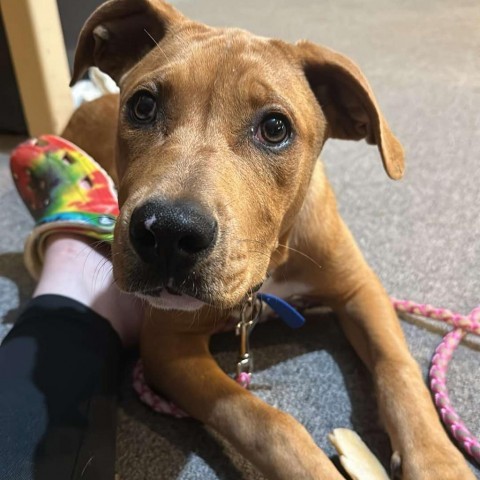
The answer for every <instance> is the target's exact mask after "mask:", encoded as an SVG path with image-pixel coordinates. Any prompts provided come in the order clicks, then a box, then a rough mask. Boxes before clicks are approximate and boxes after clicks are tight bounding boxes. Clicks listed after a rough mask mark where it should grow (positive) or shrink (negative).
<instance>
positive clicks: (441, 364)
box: [392, 298, 480, 464]
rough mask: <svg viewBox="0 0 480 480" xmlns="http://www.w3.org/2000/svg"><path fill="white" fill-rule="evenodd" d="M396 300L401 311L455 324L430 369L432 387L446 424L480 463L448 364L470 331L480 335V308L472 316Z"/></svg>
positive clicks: (477, 445) (479, 445)
mask: <svg viewBox="0 0 480 480" xmlns="http://www.w3.org/2000/svg"><path fill="white" fill-rule="evenodd" d="M392 303H393V306H394V307H395V309H396V310H397V311H398V312H405V313H409V314H413V315H420V316H422V317H427V318H432V319H435V320H441V321H443V322H445V323H448V324H449V325H452V326H453V327H454V330H452V331H451V332H449V333H447V334H446V335H445V336H444V337H443V340H442V342H441V343H440V345H438V347H437V348H436V349H435V354H434V355H433V358H432V364H431V367H430V372H429V377H430V389H431V390H432V393H433V397H434V401H435V405H436V407H437V410H438V412H439V414H440V417H441V419H442V421H443V423H444V425H445V427H446V428H447V429H448V431H449V432H450V433H451V435H452V437H453V438H454V439H455V440H456V441H457V443H458V445H459V446H460V447H461V448H462V449H463V450H464V451H465V452H466V453H467V454H468V455H470V456H471V457H472V458H473V459H475V461H476V462H478V463H479V464H480V442H479V441H478V439H477V438H476V437H475V436H474V435H473V434H472V433H471V432H470V430H469V429H468V428H467V427H466V426H465V424H464V423H463V421H462V419H461V418H460V416H459V415H458V413H457V412H456V410H455V409H454V408H453V405H452V402H451V400H450V397H449V394H448V388H447V371H448V365H449V363H450V360H451V359H452V356H453V353H454V351H455V349H456V348H457V347H458V345H459V344H460V342H461V341H462V339H463V337H464V336H465V335H466V334H467V333H473V334H475V335H480V321H479V320H480V307H477V308H475V309H474V310H472V312H470V314H469V315H466V316H465V315H460V314H459V313H453V312H451V311H450V310H447V309H442V308H434V307H432V306H431V305H423V304H418V303H414V302H410V301H406V300H397V299H395V298H392Z"/></svg>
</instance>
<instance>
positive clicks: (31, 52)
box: [0, 0, 73, 136]
mask: <svg viewBox="0 0 480 480" xmlns="http://www.w3.org/2000/svg"><path fill="white" fill-rule="evenodd" d="M0 7H1V12H2V16H3V22H4V24H5V31H6V33H7V38H8V43H9V47H10V52H11V55H12V59H13V64H14V69H15V74H16V78H17V85H18V89H19V91H20V97H21V99H22V104H23V110H24V114H25V118H26V120H27V126H28V130H29V133H30V135H33V136H36V135H40V134H42V133H60V132H61V130H62V129H63V128H64V127H65V125H66V123H67V122H68V119H69V118H70V116H71V114H72V112H73V101H72V96H71V92H70V88H69V86H68V84H69V81H70V70H69V66H68V60H67V55H66V51H65V43H64V40H63V34H62V29H61V25H60V16H59V13H58V7H57V3H56V1H55V0H41V1H39V0H0Z"/></svg>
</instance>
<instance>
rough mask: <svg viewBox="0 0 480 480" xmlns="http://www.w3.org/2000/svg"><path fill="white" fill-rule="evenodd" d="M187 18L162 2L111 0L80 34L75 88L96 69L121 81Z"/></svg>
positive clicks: (94, 15) (76, 54)
mask: <svg viewBox="0 0 480 480" xmlns="http://www.w3.org/2000/svg"><path fill="white" fill-rule="evenodd" d="M183 18H184V17H183V16H182V15H181V14H180V13H179V12H178V11H177V10H175V9H174V8H173V7H172V6H170V5H168V4H167V3H165V2H163V1H162V0H110V1H107V2H105V3H104V4H103V5H101V6H100V7H99V8H98V9H97V10H95V12H93V14H92V15H91V16H90V18H89V19H88V20H87V21H86V22H85V25H84V26H83V28H82V31H81V32H80V37H79V39H78V44H77V50H76V53H75V62H74V67H73V75H72V82H71V84H72V85H73V84H74V83H75V82H77V81H78V80H79V78H80V77H81V76H82V75H83V74H84V73H85V71H86V70H87V68H88V67H90V66H94V65H95V66H97V67H98V68H100V70H102V71H104V72H105V73H108V74H109V75H110V76H111V77H112V78H113V79H114V80H116V81H117V82H118V80H119V79H120V78H121V76H122V75H123V74H124V73H125V72H127V71H128V70H130V68H132V67H133V66H134V65H135V64H136V63H137V62H138V61H139V60H141V58H142V57H144V56H145V55H146V54H147V53H148V52H149V51H150V50H152V49H153V48H154V47H155V46H156V44H158V43H159V42H160V41H161V40H162V38H163V37H164V35H165V34H166V32H167V30H168V28H169V26H170V25H171V24H173V23H174V22H178V21H181V20H182V19H183Z"/></svg>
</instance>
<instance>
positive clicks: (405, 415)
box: [65, 0, 474, 480]
mask: <svg viewBox="0 0 480 480" xmlns="http://www.w3.org/2000/svg"><path fill="white" fill-rule="evenodd" d="M142 26H144V28H142ZM144 29H145V30H147V31H148V34H149V35H147V33H146V32H145V31H144ZM150 37H153V38H154V40H155V42H153V41H152V39H151V38H150ZM155 43H157V44H158V46H157V45H156V44H155ZM92 64H95V65H98V66H100V67H101V68H103V69H104V70H106V71H107V73H110V74H111V75H112V76H114V77H115V78H116V80H117V81H118V82H119V84H120V87H121V93H120V98H118V97H115V96H106V97H103V98H101V99H99V100H98V101H95V102H92V103H90V104H86V105H84V106H83V107H81V108H80V109H79V110H78V111H77V113H76V114H75V115H74V116H73V118H72V120H71V122H70V124H69V126H68V127H67V130H66V132H65V136H66V137H67V138H68V139H70V140H72V141H73V142H75V143H77V144H78V145H80V146H81V147H82V148H84V149H85V150H86V151H87V152H89V153H91V154H93V156H94V157H95V158H96V159H97V160H98V161H99V162H100V163H102V164H103V165H104V166H106V168H107V169H108V170H109V171H110V172H112V159H113V158H114V155H115V166H116V171H115V172H113V174H114V176H115V178H116V179H118V185H119V199H120V205H121V215H120V217H119V220H118V222H117V227H116V232H115V242H114V245H113V264H114V273H115V276H116V279H117V282H118V284H119V285H120V286H121V288H123V289H125V290H128V291H133V292H137V293H138V291H139V289H141V285H142V282H143V283H145V281H146V280H145V279H148V278H149V275H150V274H151V273H152V272H151V271H150V270H149V266H148V265H145V264H143V263H142V262H141V261H140V259H139V258H138V257H137V255H136V254H135V253H134V252H133V250H132V247H131V245H130V242H129V238H128V225H129V218H130V215H131V213H132V211H133V209H134V208H135V207H137V206H138V205H139V204H140V203H141V202H143V201H145V200H146V199H149V198H155V196H156V195H159V192H161V194H162V195H163V196H166V197H167V198H188V199H193V200H195V201H196V202H198V203H200V204H201V205H203V206H204V207H205V208H207V209H208V210H209V211H210V212H212V214H213V215H214V216H215V218H216V219H217V220H218V223H219V232H220V233H219V239H218V241H217V244H216V245H215V248H214V249H213V251H212V252H211V254H209V255H208V257H207V258H206V259H205V260H204V261H203V262H202V263H201V265H200V266H199V272H198V273H197V277H196V281H197V282H198V289H197V291H196V294H197V296H198V297H199V298H200V299H202V300H204V301H206V302H207V303H208V304H209V305H208V306H204V307H203V308H201V309H200V310H198V311H195V312H186V311H163V310H159V309H153V310H152V311H151V313H149V315H148V318H147V319H146V321H145V322H144V328H143V332H142V340H141V352H142V358H143V361H144V364H145V370H146V375H147V378H148V381H149V382H150V384H151V385H153V386H154V388H156V389H158V390H159V391H161V392H163V393H164V394H165V395H167V396H168V397H170V398H171V399H172V400H174V401H175V402H176V403H177V404H178V405H179V406H180V407H182V408H183V409H185V410H186V411H187V412H189V413H190V414H191V415H193V416H194V417H196V418H198V419H199V420H201V421H203V422H205V423H207V424H208V425H210V426H211V427H213V428H214V429H216V430H217V431H218V432H219V433H221V434H222V435H223V436H225V438H227V439H228V440H229V441H230V442H231V443H232V444H234V445H235V446H236V447H237V448H238V449H239V451H240V452H242V453H243V454H244V455H245V456H246V457H247V458H248V459H249V460H250V461H251V462H252V463H253V464H255V465H256V466H257V468H258V469H259V470H261V471H262V472H263V474H264V475H266V476H267V477H268V478H272V479H285V480H291V479H339V478H342V477H341V475H340V474H339V473H338V472H337V470H336V469H335V467H334V466H333V464H332V463H331V462H330V460H329V459H328V458H327V457H326V456H325V454H324V453H323V452H322V451H321V450H320V449H319V448H318V447H317V446H316V445H315V444H314V442H313V440H312V439H311V437H310V436H309V434H308V433H307V432H306V430H305V429H304V428H303V427H302V426H301V425H300V424H299V423H298V422H297V421H296V420H294V419H293V418H292V417H290V416H289V415H287V414H285V413H283V412H280V411H278V410H277V409H275V408H273V407H271V406H269V405H267V404H265V403H264V402H262V401H261V400H259V399H257V398H256V397H255V396H254V395H252V394H251V393H249V392H248V391H245V390H244V389H243V388H241V387H240V386H238V385H237V384H236V383H235V382H234V381H233V380H231V379H230V378H229V377H228V376H226V375H225V374H224V373H223V372H222V371H221V370H220V368H219V367H218V366H217V364H216V362H215V361H214V359H213V358H212V357H211V355H210V353H209V348H208V344H209V338H210V335H211V334H212V333H213V331H214V329H215V328H218V327H219V325H220V324H221V323H222V322H223V323H225V322H226V321H228V318H229V315H230V312H231V309H232V308H236V307H237V306H238V305H239V304H240V303H241V302H243V301H244V299H245V297H246V295H247V294H248V292H249V291H250V289H252V288H253V287H255V286H256V285H257V284H258V283H260V282H263V281H264V280H265V278H266V276H267V275H269V276H270V278H269V281H268V284H269V285H275V288H280V289H282V288H283V290H284V291H289V285H293V286H297V287H299V288H300V287H301V289H300V290H301V291H299V293H301V294H302V295H304V296H307V297H309V298H314V299H315V300H318V301H322V302H323V303H325V304H327V305H330V306H331V307H332V308H334V309H335V311H336V312H337V314H338V317H339V319H340V321H341V324H342V327H343V328H344V330H345V333H346V335H347V337H348V338H349V339H350V341H351V342H352V344H353V346H354V347H355V349H356V350H357V352H358V354H359V355H360V357H361V358H362V360H363V361H364V362H365V363H366V365H367V366H368V368H369V369H370V371H371V373H372V375H373V379H374V384H375V388H376V390H377V398H378V403H379V408H380V411H381V414H382V417H383V419H384V423H385V427H386V429H387V431H388V433H389V435H390V439H391V442H392V447H393V449H394V450H396V451H398V452H400V455H401V457H402V462H403V465H402V467H403V477H402V478H403V479H404V480H430V479H431V480H433V479H435V480H438V479H443V480H459V479H462V480H464V479H465V480H467V479H473V478H474V477H473V475H472V473H471V472H470V470H469V469H468V467H467V465H466V463H465V461H464V459H463V457H462V456H461V455H460V454H459V453H458V451H457V450H456V448H455V447H454V446H453V445H452V444H451V443H450V441H449V439H448V438H447V435H446V434H445V432H444V430H443V428H442V426H441V424H440V422H439V420H438V417H437V414H436V412H435V409H434V407H433V404H432V402H431V399H430V395H429V393H428V391H427V389H426V387H425V385H424V382H423V380H422V376H421V373H420V371H419V368H418V366H417V365H416V363H415V362H414V360H413V359H412V357H411V355H410V354H409V352H408V348H407V345H406V343H405V340H404V337H403V334H402V330H401V328H400V325H399V322H398V319H397V317H396V315H395V312H394V311H393V308H392V306H391V304H390V301H389V299H388V296H387V295H386V293H385V291H384V289H383V287H382V286H381V284H380V282H379V281H378V279H377V277H376V276H375V274H374V273H373V272H372V271H371V270H370V268H369V267H368V265H367V264H366V262H365V260H364V259H363V257H362V255H361V253H360V251H359V249H358V247H357V246H356V244H355V242H354V239H353V238H352V236H351V234H350V232H349V230H348V229H347V227H346V226H345V224H344V223H343V221H342V219H341V218H340V216H339V214H338V212H337V209H336V203H335V197H334V194H333V192H332V190H331V188H330V186H329V184H328V181H327V179H326V177H325V174H324V171H323V167H322V164H321V163H320V161H318V160H317V157H318V155H319V153H320V150H321V147H322V146H323V144H324V143H325V141H326V140H327V138H329V137H336V138H345V139H354V140H358V139H362V138H364V139H366V140H367V141H368V142H369V143H372V144H375V145H377V147H378V149H379V153H380V155H381V157H382V160H383V164H384V167H385V169H386V171H387V173H388V174H389V175H390V176H391V177H392V178H400V177H401V176H402V174H403V151H402V148H401V146H400V144H399V142H398V140H397V139H396V138H395V137H394V135H393V134H392V132H391V131H390V129H389V127H388V124H387V122H386V121H385V119H384V117H383V115H382V113H381V111H380V109H379V107H378V104H377V102H376V100H375V98H374V96H373V93H372V91H371V89H370V86H369V85H368V83H367V81H366V79H365V78H364V76H363V74H362V73H361V72H360V70H359V69H358V67H357V66H356V65H354V64H353V62H351V60H349V59H348V58H346V57H344V56H342V55H340V54H338V53H336V52H333V51H332V50H329V49H326V48H324V47H320V46H317V45H314V44H311V43H309V42H300V43H298V44H296V45H290V44H287V43H284V42H282V41H279V40H270V39H265V38H260V37H256V36H254V35H252V34H250V33H248V32H244V31H240V30H232V29H215V28H210V27H207V26H205V25H201V24H198V23H195V22H192V21H190V20H188V19H186V18H184V17H183V16H182V15H181V14H180V13H178V12H177V11H176V10H174V9H173V8H172V7H170V6H167V4H165V3H163V2H161V1H160V0H141V1H134V0H113V1H110V2H107V3H106V4H104V5H102V7H100V9H98V10H97V11H96V12H95V13H94V14H93V15H92V17H91V18H90V19H89V20H88V21H87V23H86V26H85V27H84V30H83V31H82V34H81V37H80V41H79V47H78V50H77V56H76V63H75V72H74V80H75V79H78V78H79V76H80V75H81V74H82V73H83V71H84V70H85V69H86V68H87V67H88V66H90V65H92ZM139 86H142V87H143V88H153V89H156V91H157V92H158V93H157V94H158V95H159V97H160V104H161V105H162V109H163V110H164V117H162V120H161V124H159V125H158V126H156V127H155V128H153V129H152V128H151V129H138V128H133V127H132V125H131V124H130V123H129V121H128V119H127V117H126V115H125V109H126V103H127V101H128V99H129V98H130V96H131V95H132V93H133V92H135V91H136V90H137V89H138V88H139ZM264 108H267V109H268V108H270V109H273V110H274V111H277V112H278V111H280V112H284V113H285V115H287V116H288V117H289V118H290V119H291V122H292V124H293V126H294V132H295V135H294V138H293V140H292V142H291V144H290V145H289V146H288V147H287V148H285V149H283V150H282V151H281V152H278V153H275V154H272V153H266V152H265V151H263V150H262V149H261V148H259V147H258V145H255V143H254V142H253V141H252V138H251V130H250V126H251V124H252V123H251V122H253V120H252V119H253V118H254V117H255V115H258V112H259V110H261V109H264ZM117 112H119V113H118V114H117ZM117 122H118V126H117ZM113 152H115V154H114V153H113ZM290 293H291V295H292V296H294V295H295V294H296V293H297V292H295V290H292V291H290Z"/></svg>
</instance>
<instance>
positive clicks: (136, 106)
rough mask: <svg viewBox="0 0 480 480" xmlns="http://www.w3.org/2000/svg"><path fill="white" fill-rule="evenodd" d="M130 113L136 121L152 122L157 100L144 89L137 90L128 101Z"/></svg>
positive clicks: (155, 112)
mask: <svg viewBox="0 0 480 480" xmlns="http://www.w3.org/2000/svg"><path fill="white" fill-rule="evenodd" d="M130 115H131V117H132V119H133V120H134V121H136V122H138V123H143V124H147V123H152V122H153V121H154V120H155V119H156V118H157V100H156V99H155V97H154V96H153V95H152V94H151V93H150V92H147V91H146V90H142V91H140V92H137V93H136V94H135V95H134V96H133V98H132V99H131V102H130Z"/></svg>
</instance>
